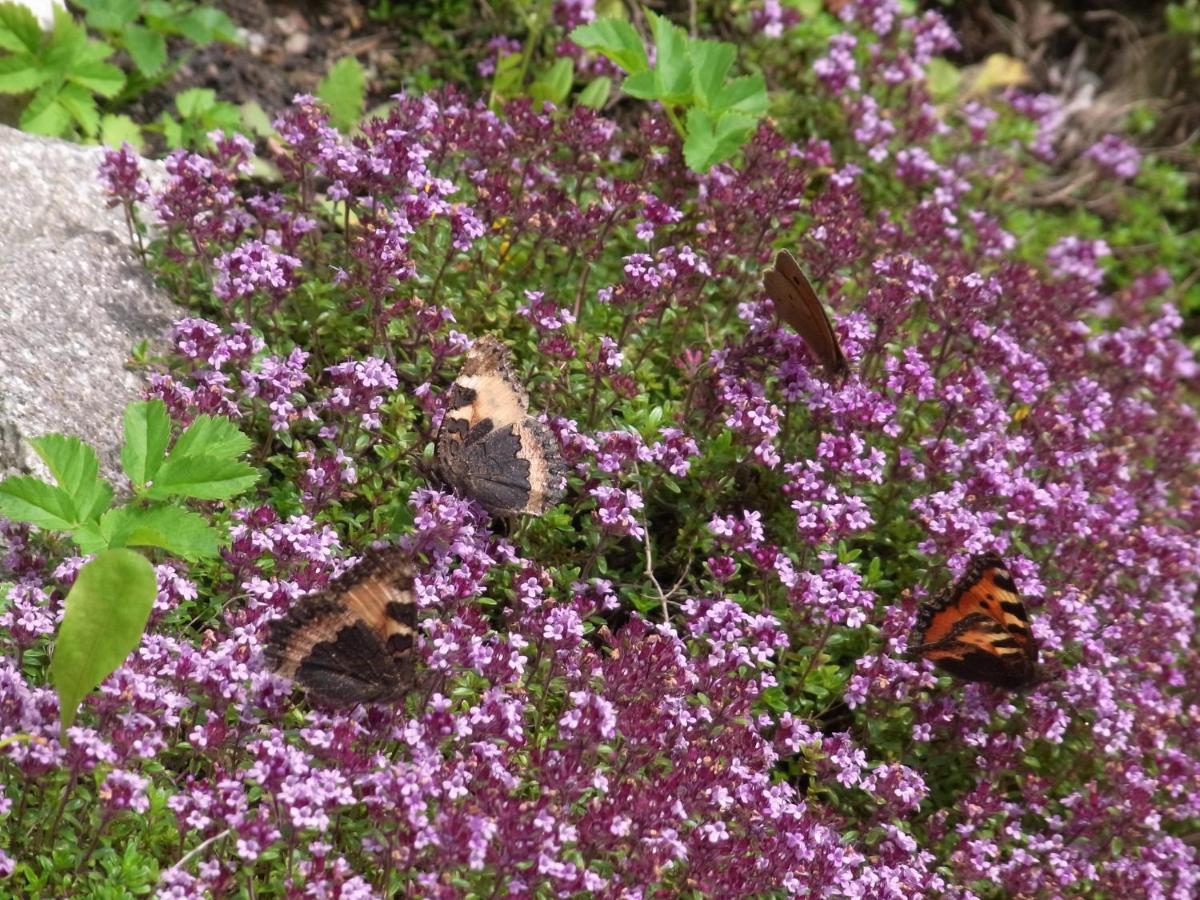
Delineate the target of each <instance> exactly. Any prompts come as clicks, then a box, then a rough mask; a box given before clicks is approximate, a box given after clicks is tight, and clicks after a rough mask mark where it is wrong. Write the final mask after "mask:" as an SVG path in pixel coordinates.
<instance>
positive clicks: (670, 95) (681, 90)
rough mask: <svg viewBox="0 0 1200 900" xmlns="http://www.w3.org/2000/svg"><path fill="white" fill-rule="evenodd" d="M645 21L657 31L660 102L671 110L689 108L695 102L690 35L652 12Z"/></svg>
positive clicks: (656, 58) (656, 59)
mask: <svg viewBox="0 0 1200 900" xmlns="http://www.w3.org/2000/svg"><path fill="white" fill-rule="evenodd" d="M646 17H647V18H648V19H650V22H651V24H652V26H653V28H654V47H655V50H656V51H657V52H656V54H655V57H654V78H655V82H656V83H657V85H658V100H659V101H660V102H661V103H665V104H668V105H670V106H686V105H688V104H690V103H691V102H692V101H693V94H692V60H691V55H690V54H689V53H688V44H689V41H688V35H687V32H686V31H684V30H683V29H682V28H680V27H679V26H678V25H676V24H675V23H674V22H672V21H671V20H670V19H668V18H667V17H666V16H659V15H655V14H654V13H652V12H650V11H649V10H647V11H646Z"/></svg>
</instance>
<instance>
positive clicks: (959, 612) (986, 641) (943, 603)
mask: <svg viewBox="0 0 1200 900" xmlns="http://www.w3.org/2000/svg"><path fill="white" fill-rule="evenodd" d="M909 655H910V656H913V657H919V658H924V659H927V660H929V661H930V662H932V663H934V664H935V665H937V666H940V667H941V668H943V669H945V670H946V671H947V672H949V673H950V674H951V675H956V676H957V677H959V678H962V679H963V680H965V681H982V682H984V683H986V684H990V685H993V686H994V687H999V688H1006V689H1008V690H1018V689H1020V688H1026V687H1030V686H1031V685H1033V684H1035V683H1037V682H1038V681H1039V680H1041V672H1040V669H1039V667H1038V648H1037V642H1036V641H1035V640H1034V639H1033V634H1032V633H1031V632H1030V630H1029V616H1028V615H1027V614H1026V612H1025V604H1024V603H1022V602H1021V597H1020V595H1019V594H1018V593H1017V585H1016V583H1015V582H1014V581H1013V578H1012V575H1011V574H1010V573H1009V571H1008V569H1007V568H1006V567H1005V565H1004V561H1003V560H1001V559H1000V557H999V556H997V555H996V554H994V553H985V554H983V555H980V556H976V557H974V558H973V559H972V560H971V563H970V565H969V566H967V571H966V572H965V573H964V574H963V576H962V578H960V579H959V580H958V582H957V583H956V584H955V585H954V586H953V587H951V588H950V589H949V590H947V591H945V592H944V593H942V594H941V595H939V596H938V597H937V598H935V599H934V600H931V601H929V602H927V603H925V604H923V605H922V607H921V611H920V613H919V614H918V616H917V624H916V626H915V627H914V628H913V631H912V637H911V639H910V642H909Z"/></svg>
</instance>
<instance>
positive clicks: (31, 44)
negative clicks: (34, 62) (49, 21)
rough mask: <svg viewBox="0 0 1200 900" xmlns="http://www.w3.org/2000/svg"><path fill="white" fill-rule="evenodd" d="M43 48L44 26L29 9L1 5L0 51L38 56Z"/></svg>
mask: <svg viewBox="0 0 1200 900" xmlns="http://www.w3.org/2000/svg"><path fill="white" fill-rule="evenodd" d="M41 46H42V26H41V25H39V24H38V20H37V19H36V18H35V17H34V15H33V13H32V12H30V11H29V7H27V6H22V5H20V4H18V3H0V50H12V51H13V52H15V53H21V52H25V53H30V54H36V53H37V51H38V48H40V47H41Z"/></svg>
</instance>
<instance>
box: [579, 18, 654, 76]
mask: <svg viewBox="0 0 1200 900" xmlns="http://www.w3.org/2000/svg"><path fill="white" fill-rule="evenodd" d="M569 37H570V38H571V40H572V41H574V42H575V43H576V44H578V45H579V46H580V47H582V48H583V49H585V50H593V51H595V52H596V53H599V54H600V55H601V56H604V57H606V58H608V59H611V60H612V61H613V62H615V63H616V64H617V65H618V66H620V67H621V68H622V69H624V70H625V71H626V72H628V73H629V74H631V75H634V74H637V73H638V72H645V71H647V70H648V69H649V68H650V61H649V60H648V59H647V57H646V46H645V45H644V44H643V43H642V39H641V37H639V36H638V33H637V32H636V31H635V30H634V28H633V26H632V25H630V24H629V23H628V22H626V21H625V20H624V19H597V20H596V21H594V22H589V23H588V24H587V25H580V26H579V27H577V28H575V29H574V30H573V31H572V32H571V34H570V35H569Z"/></svg>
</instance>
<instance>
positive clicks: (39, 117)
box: [20, 85, 71, 137]
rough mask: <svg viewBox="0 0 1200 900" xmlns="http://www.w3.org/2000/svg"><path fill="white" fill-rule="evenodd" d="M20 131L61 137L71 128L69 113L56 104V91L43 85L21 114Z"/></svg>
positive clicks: (63, 107)
mask: <svg viewBox="0 0 1200 900" xmlns="http://www.w3.org/2000/svg"><path fill="white" fill-rule="evenodd" d="M20 124H21V130H22V131H28V132H29V133H30V134H44V135H48V136H49V137H61V136H62V135H64V134H66V133H67V130H68V129H69V128H70V127H71V113H70V112H69V111H68V110H67V108H66V107H65V106H63V105H62V104H61V103H59V102H58V91H57V90H51V89H50V88H49V86H48V85H43V86H42V87H41V88H39V89H38V92H37V93H36V94H34V95H33V99H32V100H31V101H29V105H28V106H27V107H25V111H24V112H22V113H21V122H20Z"/></svg>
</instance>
